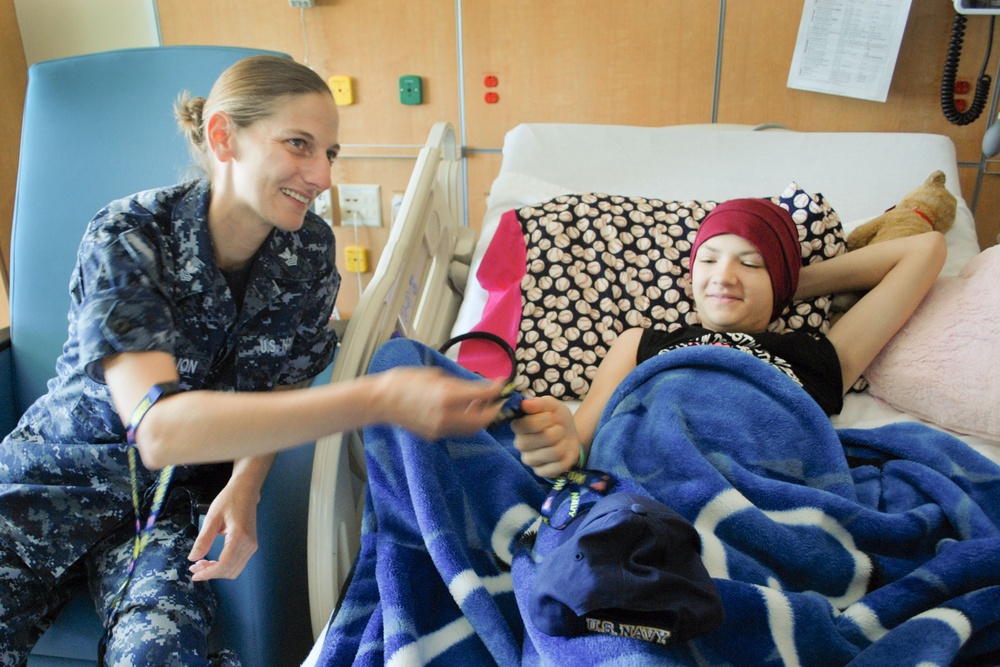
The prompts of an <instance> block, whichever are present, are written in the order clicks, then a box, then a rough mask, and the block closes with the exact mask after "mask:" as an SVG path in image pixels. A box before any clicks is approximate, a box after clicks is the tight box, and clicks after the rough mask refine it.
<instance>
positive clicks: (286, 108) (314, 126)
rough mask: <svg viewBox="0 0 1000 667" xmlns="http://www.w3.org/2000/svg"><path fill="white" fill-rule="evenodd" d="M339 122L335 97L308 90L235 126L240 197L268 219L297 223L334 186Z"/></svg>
mask: <svg viewBox="0 0 1000 667" xmlns="http://www.w3.org/2000/svg"><path fill="white" fill-rule="evenodd" d="M338 126H339V121H338V116H337V105H336V103H335V102H334V101H333V97H332V96H330V95H324V94H321V93H306V94H301V95H294V96H290V97H287V98H285V99H284V100H279V101H278V102H277V103H276V106H275V111H274V113H273V114H271V115H270V116H268V117H267V118H264V119H262V120H259V121H257V122H255V123H253V124H252V125H250V126H249V127H246V128H243V129H240V130H237V131H236V133H235V136H234V139H235V147H236V152H235V155H234V160H233V173H232V178H233V181H232V184H233V186H234V189H235V192H236V194H237V197H238V198H239V200H240V201H242V202H243V203H244V205H245V206H247V207H248V208H249V209H250V210H251V211H253V213H254V215H255V216H256V217H257V218H259V220H260V221H261V222H262V223H263V224H265V225H268V226H273V227H277V228H278V229H282V230H285V231H295V230H297V229H299V228H300V227H301V226H302V222H303V220H304V219H305V214H306V211H307V210H308V208H309V206H310V205H311V204H312V202H313V200H314V199H315V198H316V197H317V196H318V195H320V194H321V193H322V192H323V191H325V190H328V189H329V188H330V184H331V181H330V164H331V163H332V162H333V159H334V158H335V157H336V155H337V152H338V151H339V150H340V145H339V144H338V143H337V132H338Z"/></svg>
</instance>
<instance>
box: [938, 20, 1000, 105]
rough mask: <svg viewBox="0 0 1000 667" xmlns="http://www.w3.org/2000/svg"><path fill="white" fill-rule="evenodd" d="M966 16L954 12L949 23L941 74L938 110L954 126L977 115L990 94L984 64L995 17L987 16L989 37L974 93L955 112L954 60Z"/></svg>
mask: <svg viewBox="0 0 1000 667" xmlns="http://www.w3.org/2000/svg"><path fill="white" fill-rule="evenodd" d="M967 20H968V19H967V18H966V17H965V16H964V15H963V14H957V13H956V14H955V21H954V23H952V25H951V38H950V39H949V40H948V55H947V56H946V57H945V60H944V74H943V75H942V77H941V111H942V112H944V117H945V118H947V119H948V120H949V121H950V122H951V123H952V124H954V125H968V124H969V123H971V122H973V121H975V120H976V119H977V118H979V116H980V114H982V113H983V109H985V108H986V98H988V97H989V96H990V83H991V82H992V81H993V79H992V78H991V77H990V75H989V74H987V73H986V64H987V63H988V62H989V59H990V51H991V50H992V49H993V22H994V20H995V17H993V16H991V17H990V40H989V43H988V44H987V47H986V57H985V58H984V59H983V67H982V69H981V70H980V71H979V78H978V79H977V80H976V92H975V94H974V95H973V96H972V104H970V105H969V108H968V110H967V111H959V110H958V109H956V108H955V77H956V75H957V73H958V61H959V59H960V58H961V56H962V40H963V38H964V37H965V22H966V21H967Z"/></svg>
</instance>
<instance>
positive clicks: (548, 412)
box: [511, 396, 580, 478]
mask: <svg viewBox="0 0 1000 667" xmlns="http://www.w3.org/2000/svg"><path fill="white" fill-rule="evenodd" d="M521 408H522V409H523V410H524V411H525V412H526V413H527V414H526V415H525V416H524V417H521V418H520V419H515V420H514V421H513V422H511V428H512V429H513V431H514V447H516V448H517V450H518V451H519V452H521V462H522V463H524V465H526V466H529V467H530V468H531V469H532V470H534V471H535V474H536V475H538V476H539V477H548V478H553V477H558V476H559V475H561V474H563V473H564V472H566V471H567V470H571V469H572V468H573V466H575V465H576V464H577V462H578V461H579V460H580V437H579V435H577V432H576V425H575V424H574V422H573V413H571V412H570V410H569V408H568V407H567V406H566V404H565V403H563V402H562V401H560V400H559V399H557V398H553V397H552V396H540V397H538V398H526V399H524V400H523V401H522V402H521Z"/></svg>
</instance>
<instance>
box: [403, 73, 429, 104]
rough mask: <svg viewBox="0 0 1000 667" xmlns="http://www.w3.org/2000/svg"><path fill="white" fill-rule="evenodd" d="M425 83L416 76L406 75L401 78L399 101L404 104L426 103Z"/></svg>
mask: <svg viewBox="0 0 1000 667" xmlns="http://www.w3.org/2000/svg"><path fill="white" fill-rule="evenodd" d="M423 88H424V86H423V83H422V82H421V80H420V77H419V76H417V75H416V74H404V75H403V76H401V77H399V101H400V102H402V103H403V104H422V103H423V101H424V91H423Z"/></svg>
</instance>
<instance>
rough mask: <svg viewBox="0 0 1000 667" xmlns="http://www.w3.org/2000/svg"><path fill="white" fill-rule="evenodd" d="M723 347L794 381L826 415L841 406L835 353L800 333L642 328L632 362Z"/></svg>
mask: <svg viewBox="0 0 1000 667" xmlns="http://www.w3.org/2000/svg"><path fill="white" fill-rule="evenodd" d="M692 345H726V346H728V347H731V348H733V349H736V350H741V351H743V352H747V353H748V354H752V355H753V356H755V357H757V358H758V359H761V360H763V361H766V362H767V363H769V364H771V365H772V366H774V367H775V368H777V369H778V370H780V371H782V372H783V373H785V374H786V375H788V376H789V377H790V378H792V379H793V380H795V381H796V382H797V383H798V384H799V385H800V386H802V388H803V389H805V390H806V392H807V393H808V394H809V395H810V396H812V397H813V400H815V401H816V402H817V403H819V406H820V407H821V408H823V411H824V412H826V414H828V415H832V414H837V413H838V412H840V411H841V410H842V409H843V407H844V394H843V383H844V379H843V375H842V374H841V372H840V358H839V357H838V356H837V350H836V349H834V347H833V343H831V342H830V341H829V340H828V339H827V338H826V337H825V336H821V337H818V338H815V337H813V336H811V335H809V334H805V333H800V332H794V331H793V332H788V333H783V334H779V333H773V332H771V331H764V332H760V333H752V334H749V333H720V332H718V331H712V330H710V329H705V328H704V327H698V326H695V327H682V328H680V329H675V330H674V331H670V332H667V331H662V330H659V329H646V330H645V331H644V332H643V334H642V338H641V339H640V340H639V350H638V352H637V353H636V363H637V364H641V363H642V362H643V361H645V360H647V359H650V358H651V357H654V356H656V355H657V354H663V353H665V352H669V351H671V350H675V349H677V348H680V347H689V346H692Z"/></svg>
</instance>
